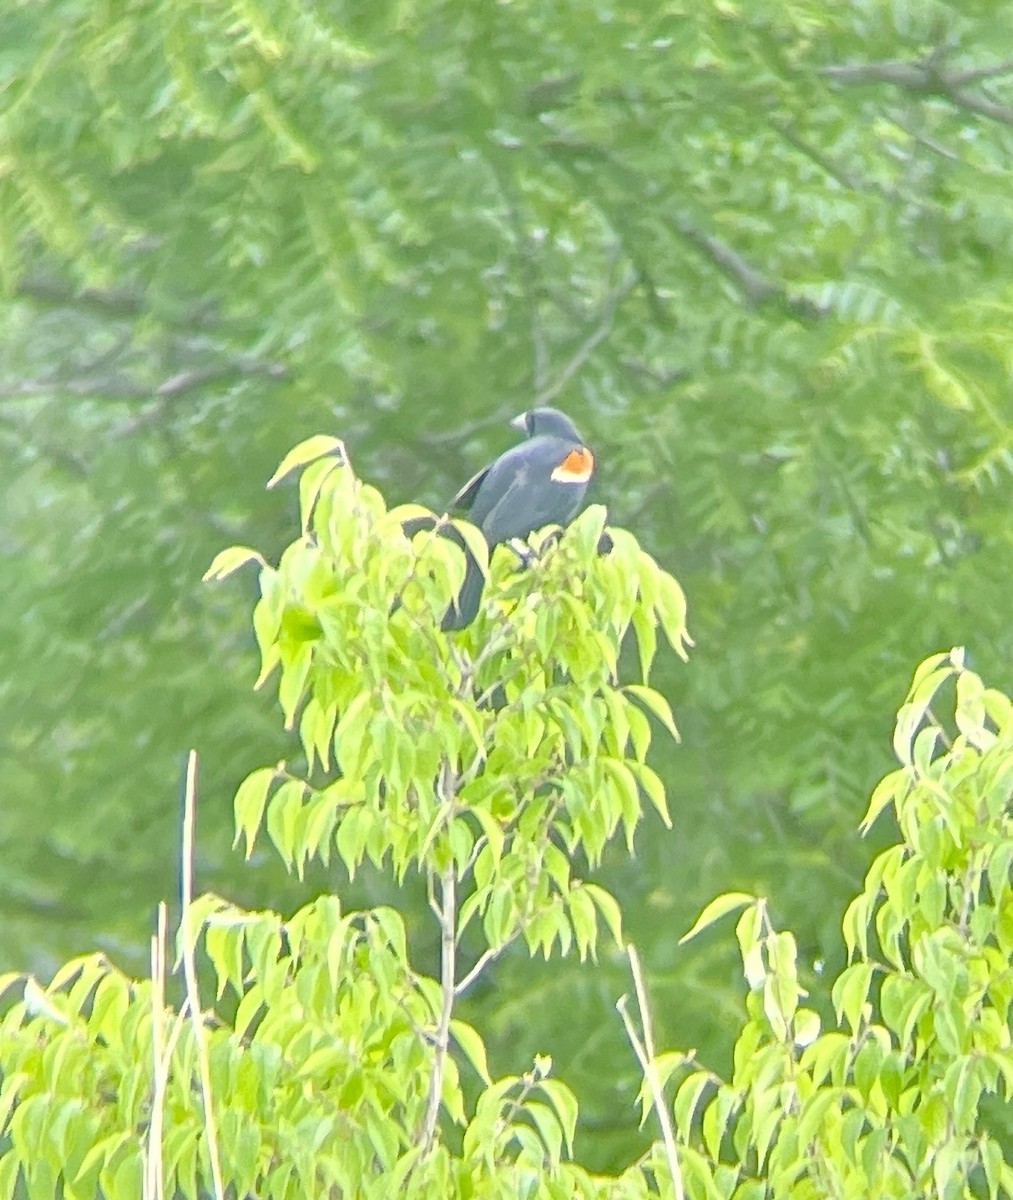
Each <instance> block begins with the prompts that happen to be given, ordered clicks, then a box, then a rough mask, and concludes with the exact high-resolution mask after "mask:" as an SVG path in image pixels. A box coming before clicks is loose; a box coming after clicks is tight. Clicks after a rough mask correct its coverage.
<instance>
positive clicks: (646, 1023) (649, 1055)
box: [616, 945, 686, 1200]
mask: <svg viewBox="0 0 1013 1200" xmlns="http://www.w3.org/2000/svg"><path fill="white" fill-rule="evenodd" d="M626 952H627V954H628V955H629V958H630V970H631V971H632V972H633V985H634V987H635V988H636V992H637V1007H638V1008H639V1009H640V1027H641V1029H642V1030H643V1031H644V1038H643V1041H641V1040H640V1038H639V1037H638V1036H637V1031H636V1030H635V1029H634V1028H633V1021H632V1020H631V1018H630V1015H629V1013H628V1012H627V1011H626V1000H627V997H626V996H621V997H620V998H619V1001H618V1003H617V1004H616V1008H617V1009H618V1010H619V1015H620V1016H621V1017H622V1019H623V1025H624V1026H625V1027H626V1036H627V1037H628V1038H629V1039H630V1045H632V1047H633V1052H634V1054H636V1056H637V1061H638V1062H639V1063H640V1069H641V1070H642V1071H643V1073H644V1079H645V1080H646V1081H647V1086H648V1087H649V1088H650V1091H651V1100H652V1102H653V1104H654V1111H655V1112H656V1113H657V1114H658V1123H659V1124H660V1125H661V1136H662V1137H663V1138H664V1141H665V1157H666V1159H667V1160H668V1169H669V1172H670V1173H671V1176H672V1191H673V1192H674V1193H675V1200H685V1196H686V1193H685V1191H684V1190H683V1186H682V1171H681V1169H680V1167H679V1156H678V1154H677V1152H676V1148H675V1131H674V1130H673V1128H672V1118H671V1116H670V1115H669V1112H668V1108H667V1106H666V1103H665V1093H664V1090H663V1089H662V1086H661V1081H660V1080H659V1079H658V1072H657V1070H656V1069H655V1065H654V1035H653V1034H652V1032H651V1011H650V1009H649V1007H648V1005H647V989H646V988H645V987H644V977H643V974H642V973H641V970H640V958H639V957H638V955H637V952H636V949H635V948H634V947H633V946H632V945H629V946H627V947H626Z"/></svg>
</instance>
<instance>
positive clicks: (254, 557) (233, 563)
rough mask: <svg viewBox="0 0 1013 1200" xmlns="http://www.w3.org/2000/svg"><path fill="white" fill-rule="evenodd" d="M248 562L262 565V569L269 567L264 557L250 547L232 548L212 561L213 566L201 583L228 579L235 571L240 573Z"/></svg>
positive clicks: (220, 553) (221, 551)
mask: <svg viewBox="0 0 1013 1200" xmlns="http://www.w3.org/2000/svg"><path fill="white" fill-rule="evenodd" d="M248 562H256V563H260V565H261V567H266V566H267V563H266V562H265V560H264V558H263V556H262V555H261V554H259V553H258V552H257V551H256V550H251V549H250V547H249V546H230V547H229V548H228V549H227V550H220V551H219V552H218V553H217V554H216V555H215V556H214V558H213V559H212V560H211V566H210V567H208V569H207V570H206V571H205V572H204V574H203V575H202V576H201V582H203V583H207V582H209V581H210V580H215V581H218V580H221V579H228V577H229V576H230V575H231V574H232V573H233V572H234V571H238V570H239V568H240V567H242V566H245V565H246V564H247V563H248Z"/></svg>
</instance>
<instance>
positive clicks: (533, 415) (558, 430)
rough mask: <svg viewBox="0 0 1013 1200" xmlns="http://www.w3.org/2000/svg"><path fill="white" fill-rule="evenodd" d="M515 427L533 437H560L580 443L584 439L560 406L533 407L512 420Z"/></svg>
mask: <svg viewBox="0 0 1013 1200" xmlns="http://www.w3.org/2000/svg"><path fill="white" fill-rule="evenodd" d="M510 424H511V425H512V426H513V427H514V429H519V430H520V431H521V433H524V434H527V436H528V437H529V438H532V437H558V438H565V439H566V440H567V441H568V442H576V443H578V444H580V443H581V442H582V441H583V439H582V438H581V436H580V434H579V433H578V432H577V427H576V426H575V425H574V423H573V422H572V421H571V420H570V418H569V417H568V416H567V415H566V413H561V412H560V411H559V409H558V408H531V409H529V410H528V411H527V412H523V413H521V414H520V416H518V417H514V419H513V420H512V421H511V422H510Z"/></svg>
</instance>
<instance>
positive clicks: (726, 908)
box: [679, 892, 756, 946]
mask: <svg viewBox="0 0 1013 1200" xmlns="http://www.w3.org/2000/svg"><path fill="white" fill-rule="evenodd" d="M755 903H756V897H755V896H751V895H749V893H748V892H724V893H723V894H722V895H720V896H716V897H715V898H714V899H713V900H711V901H710V903H709V904H705V905H704V907H703V911H702V912H701V913H700V915H699V916H698V917H697V919H696V920H695V921H694V922H693V927H692V929H690V930H689V932H688V933H684V934H683V935H682V937H681V938H679V945H680V946H683V945H685V944H686V942H688V941H690V940H691V939H692V938H695V937H696V935H697V934H698V933H702V932H703V930H705V929H707V928H708V926H710V925H713V924H714V922H715V921H720V920H721V918H722V917H724V916H727V914H728V913H732V912H737V911H738V910H739V909H740V908H745V906H746V905H747V904H755Z"/></svg>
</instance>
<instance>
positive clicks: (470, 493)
mask: <svg viewBox="0 0 1013 1200" xmlns="http://www.w3.org/2000/svg"><path fill="white" fill-rule="evenodd" d="M493 466H495V464H494V463H493V464H490V466H488V467H483V468H482V470H481V471H479V472H478V474H477V475H472V477H471V478H470V479H469V480H468V482H467V483H466V484H465V485H464V487H463V488H461V490H460V491H459V492H458V493H457V495H456V496H455V497H454V498H453V500H451V502H450V504H449V505H448V506H447V507H448V509H455V508H463V509H465V510H467V509H469V508H471V506H472V505H473V504H474V503H475V497H476V496H477V495H478V489H479V488H480V487H481V486H482V484H483V483H484V482H485V477H486V476H487V475H488V474H489V472H490V471H491V470H492V467H493Z"/></svg>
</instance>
